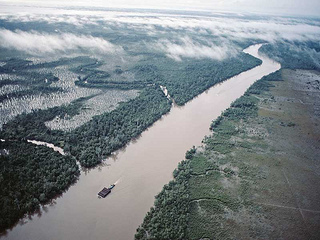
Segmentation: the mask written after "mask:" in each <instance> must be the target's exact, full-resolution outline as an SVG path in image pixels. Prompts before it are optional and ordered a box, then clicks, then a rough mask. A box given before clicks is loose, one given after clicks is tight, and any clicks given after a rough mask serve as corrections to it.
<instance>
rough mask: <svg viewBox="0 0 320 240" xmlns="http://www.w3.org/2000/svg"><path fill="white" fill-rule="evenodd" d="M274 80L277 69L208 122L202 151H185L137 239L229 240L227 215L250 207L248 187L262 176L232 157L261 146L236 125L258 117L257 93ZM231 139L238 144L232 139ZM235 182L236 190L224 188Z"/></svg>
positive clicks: (139, 231) (138, 232)
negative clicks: (205, 239)
mask: <svg viewBox="0 0 320 240" xmlns="http://www.w3.org/2000/svg"><path fill="white" fill-rule="evenodd" d="M278 80H281V71H277V72H275V73H273V74H270V75H268V76H266V77H263V78H262V79H261V80H259V81H257V82H256V83H255V84H253V85H252V86H251V87H250V88H249V89H248V90H247V92H246V94H245V95H244V96H242V97H241V98H239V99H237V100H236V101H234V102H233V103H232V105H231V107H230V108H229V109H227V110H226V111H225V112H224V113H223V114H222V115H221V116H220V117H218V118H217V119H216V120H215V121H214V122H213V123H212V124H211V129H212V130H213V135H211V136H208V137H206V138H205V139H204V140H203V143H204V151H200V152H197V150H196V148H192V149H190V150H189V151H187V153H186V160H185V161H183V162H181V163H180V164H179V166H178V168H177V169H176V170H175V171H174V173H173V176H174V180H173V181H171V182H170V183H169V184H168V185H166V186H165V187H164V188H163V190H162V191H161V193H160V194H159V195H157V196H156V198H155V205H154V207H153V208H151V210H150V212H149V213H148V214H147V215H146V217H145V219H144V221H143V223H142V225H141V226H140V227H139V228H138V230H137V234H136V235H135V239H137V240H138V239H204V238H208V239H233V236H232V234H230V233H229V232H228V229H229V228H231V226H232V224H231V225H230V222H228V221H226V219H225V214H226V213H227V212H234V213H237V212H239V211H241V209H242V208H244V207H246V208H249V209H250V208H251V207H253V205H252V203H251V201H250V197H251V196H250V194H249V192H248V189H249V185H251V184H252V181H253V179H257V178H261V177H263V174H260V173H259V170H258V169H256V168H255V167H254V166H249V165H248V164H247V163H246V162H239V161H238V158H240V159H241V156H240V155H238V156H237V158H235V157H234V155H233V153H235V152H239V153H241V151H240V150H238V149H239V148H240V149H241V148H242V149H246V150H245V151H242V152H244V153H242V154H244V156H246V157H248V156H250V154H251V153H250V152H251V150H250V149H253V148H257V147H263V143H260V142H259V140H257V142H255V143H251V142H249V141H247V140H246V139H251V137H249V136H248V135H247V134H246V133H245V132H244V131H243V130H242V129H241V128H240V127H239V126H241V125H242V124H243V122H245V121H249V119H250V118H251V119H252V118H256V117H257V111H258V107H257V104H258V103H259V100H258V98H256V97H255V95H258V94H261V93H262V92H263V91H267V90H268V89H269V87H271V86H272V84H270V81H278ZM235 137H238V138H239V139H241V140H239V141H234V140H233V139H234V138H235ZM252 139H254V138H252ZM246 152H247V153H246ZM258 175H259V176H258ZM237 179H238V180H237ZM238 181H239V184H240V185H239V188H237V189H236V188H235V189H228V188H226V186H225V184H228V182H238ZM224 182H225V183H224ZM172 199H174V200H172ZM181 199H183V201H182V200H181ZM173 233H175V234H173Z"/></svg>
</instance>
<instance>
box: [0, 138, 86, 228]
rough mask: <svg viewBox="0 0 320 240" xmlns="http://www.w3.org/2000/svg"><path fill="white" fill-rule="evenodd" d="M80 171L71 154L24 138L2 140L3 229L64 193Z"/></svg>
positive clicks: (0, 204)
mask: <svg viewBox="0 0 320 240" xmlns="http://www.w3.org/2000/svg"><path fill="white" fill-rule="evenodd" d="M79 173H80V172H79V169H78V166H77V165H76V161H75V160H74V159H73V158H72V157H70V156H62V155H61V154H59V153H57V152H55V151H53V150H52V149H50V148H48V147H45V146H35V145H34V144H31V143H27V142H25V141H9V142H8V141H6V142H2V141H1V142H0V232H2V231H3V230H5V229H6V228H8V227H11V226H12V225H13V224H15V223H16V222H17V221H18V220H19V219H20V218H21V217H23V216H24V215H25V214H26V213H33V212H34V211H35V210H38V209H39V207H40V204H44V203H47V202H48V201H49V200H51V199H52V198H53V197H55V196H57V195H58V194H61V193H62V192H63V191H65V190H66V189H67V188H68V187H69V186H70V184H72V183H73V182H75V181H76V180H77V178H78V175H79Z"/></svg>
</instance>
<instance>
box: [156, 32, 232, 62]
mask: <svg viewBox="0 0 320 240" xmlns="http://www.w3.org/2000/svg"><path fill="white" fill-rule="evenodd" d="M180 42H181V43H179V44H178V43H174V42H171V41H168V40H160V41H159V42H158V43H156V44H155V46H154V47H155V48H157V49H158V50H162V51H164V52H165V53H166V55H167V57H170V58H172V59H174V60H176V61H181V60H182V58H184V57H186V58H196V59H200V58H211V59H215V60H223V59H225V58H226V57H227V56H232V55H235V54H236V53H237V52H238V51H237V49H236V48H235V47H234V46H233V45H229V46H227V45H226V44H222V45H215V44H213V43H208V44H207V45H203V44H200V43H198V42H195V41H193V40H192V39H190V38H188V37H184V38H181V39H180Z"/></svg>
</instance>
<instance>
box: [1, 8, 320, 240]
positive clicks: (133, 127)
mask: <svg viewBox="0 0 320 240" xmlns="http://www.w3.org/2000/svg"><path fill="white" fill-rule="evenodd" d="M88 14H89V15H88ZM179 14H182V15H181V16H180V15H179ZM58 16H59V15H57V16H56V15H50V14H49V15H46V14H15V15H10V14H9V15H8V14H4V15H1V17H0V138H1V139H2V140H4V141H1V147H0V158H1V161H0V166H1V168H0V180H1V181H0V184H1V190H0V191H1V194H0V205H1V211H2V212H1V214H0V216H1V218H0V223H1V224H0V226H1V227H0V230H1V231H2V230H4V229H6V228H8V227H10V226H12V225H13V224H14V223H15V222H16V221H17V220H18V219H19V218H21V217H22V216H23V215H24V214H26V213H31V212H33V211H35V210H37V209H38V208H39V204H45V203H47V202H48V201H50V199H52V198H53V197H54V196H56V195H57V194H60V193H62V192H63V191H65V190H66V189H67V188H68V187H69V186H70V184H71V183H73V182H75V181H76V179H77V176H78V175H79V169H78V167H77V165H76V160H78V161H79V162H80V164H81V165H82V166H83V167H94V166H96V165H97V164H99V163H101V162H102V161H103V159H104V158H105V157H107V156H108V155H110V154H111V153H112V152H113V151H115V150H117V149H119V148H121V147H123V146H125V145H126V144H127V143H128V142H129V141H130V140H131V139H133V138H135V137H137V136H139V134H141V133H142V132H143V131H144V130H146V129H147V128H148V127H150V126H151V125H152V124H153V123H154V122H155V121H157V120H158V119H160V118H161V117H162V116H163V115H164V114H165V113H167V112H169V111H170V109H171V107H172V99H173V100H174V101H175V103H176V104H178V105H180V106H181V105H184V104H185V103H187V102H188V101H190V100H191V99H192V98H194V97H195V96H197V95H198V94H200V93H202V92H204V91H205V90H207V89H208V88H210V87H211V86H213V85H215V84H217V83H220V82H222V81H224V80H226V79H228V78H230V77H232V76H234V75H236V74H239V73H241V72H243V71H246V70H248V69H251V68H253V67H255V66H258V65H260V64H261V61H260V60H259V59H257V58H254V57H252V56H250V55H248V54H246V53H244V52H242V50H243V49H245V48H246V47H248V46H250V45H252V44H256V43H267V44H265V45H264V46H263V47H262V48H261V52H263V53H265V54H267V55H268V56H270V57H271V58H273V59H275V60H277V61H280V62H281V64H282V66H283V67H289V68H290V67H292V68H296V67H299V68H306V69H319V59H320V58H319V43H318V41H317V39H318V38H317V37H319V35H320V32H319V27H318V25H319V21H318V20H316V19H295V20H293V19H290V18H274V17H267V16H263V17H261V16H257V15H243V16H240V15H235V14H230V15H228V16H221V15H220V14H214V13H207V12H202V13H201V12H174V11H173V12H170V11H169V12H157V11H155V12H152V14H151V15H150V14H145V12H139V11H136V10H132V12H131V14H127V15H126V14H125V13H123V12H118V11H107V10H106V9H104V10H103V11H102V14H101V12H99V11H97V12H95V14H92V15H90V12H87V13H86V14H84V15H81V11H80V13H78V15H77V14H74V13H73V12H72V10H70V9H67V10H66V14H64V15H63V16H62V17H61V16H60V17H58ZM288 21H292V22H291V24H289V25H288ZM251 23H252V24H251ZM270 24H271V25H274V26H277V27H276V28H274V29H271V28H270ZM257 26H258V27H257ZM297 26H299V27H301V26H305V28H302V29H301V28H299V29H300V30H301V31H302V32H301V33H300V32H297V30H296V27H297ZM306 26H307V27H306ZM301 35H303V36H304V38H305V39H301ZM301 52H302V53H301ZM300 53H301V54H300ZM160 86H164V87H166V89H167V90H168V92H169V94H170V96H171V97H172V99H168V98H167V97H166V96H165V94H164V93H163V92H162V90H161V88H160ZM265 87H266V82H265V81H262V82H260V84H258V85H255V87H254V88H251V89H250V90H249V91H255V94H258V93H259V91H262V90H263V89H264V88H265ZM254 104H255V102H254V101H253V99H252V98H251V97H250V96H246V97H244V98H242V99H241V100H239V101H237V102H236V103H234V104H233V106H232V108H231V109H229V110H228V111H226V112H225V113H224V116H222V117H220V118H218V119H217V120H216V121H215V122H214V123H213V124H212V126H211V128H212V129H216V128H217V127H218V126H220V124H221V122H223V118H224V117H228V118H234V119H237V118H239V116H240V117H244V115H248V116H249V115H250V116H251V115H252V114H254V112H255V111H256V109H255V105H254ZM66 123H68V124H69V125H68V128H63V127H61V126H63V125H65V124H66ZM232 130H233V129H228V131H231V132H232ZM28 139H35V140H42V141H46V142H50V143H53V144H55V145H56V146H59V147H62V148H63V149H64V150H65V152H66V153H67V154H68V155H67V156H62V155H59V154H58V153H56V152H54V151H53V150H52V149H48V148H46V147H44V146H42V147H40V146H34V145H32V144H31V143H27V142H26V141H27V140H28ZM194 154H195V152H193V151H192V150H191V151H189V152H188V154H187V159H193V158H194ZM209 167H210V168H211V167H212V168H214V166H209ZM34 171H35V172H36V173H37V174H35V175H34V174H33V172H34ZM192 171H194V170H192V166H191V165H190V163H188V161H186V162H183V163H181V165H180V166H179V168H178V170H176V171H175V173H174V175H175V181H173V182H171V183H170V184H168V185H167V186H166V187H165V189H164V191H162V192H161V193H160V194H159V195H158V196H157V203H156V206H155V208H153V209H152V210H151V212H150V213H149V214H148V216H147V217H146V221H145V223H144V224H143V225H142V228H146V229H150V230H148V231H150V232H151V233H152V234H153V236H155V237H156V238H159V239H161V238H163V239H167V238H172V239H175V238H177V239H183V238H184V237H185V236H186V227H185V226H186V223H187V220H188V218H187V217H188V216H187V213H188V204H186V201H185V200H186V199H188V198H189V195H188V191H189V190H188V185H187V184H185V182H186V180H188V179H189V177H190V174H191V173H192ZM227 174H232V173H231V172H230V171H229V172H228V171H227ZM168 193H170V194H171V193H173V195H170V196H169V197H167V194H168ZM174 199H180V200H178V202H177V204H178V205H180V207H181V208H179V207H176V206H175V207H174V208H173V209H171V208H170V207H169V208H167V207H165V208H166V209H165V210H160V209H159V208H158V206H166V205H167V204H169V203H173V202H174V201H175V200H174ZM172 213H174V214H180V216H181V217H179V218H178V219H169V220H168V221H167V218H170V216H171V215H170V214H172ZM162 218H165V219H166V222H165V226H167V228H166V229H167V230H166V232H161V231H160V230H161V226H160V225H161V224H160V223H161V221H160V220H161V219H162ZM159 219H160V220H159ZM169 226H171V227H169ZM142 228H141V229H142ZM141 229H140V230H139V232H138V234H137V238H139V239H143V238H144V237H145V231H144V230H141ZM162 230H163V229H162Z"/></svg>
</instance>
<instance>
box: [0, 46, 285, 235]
mask: <svg viewBox="0 0 320 240" xmlns="http://www.w3.org/2000/svg"><path fill="white" fill-rule="evenodd" d="M260 46H261V45H253V46H251V47H249V48H247V49H245V50H244V51H245V52H247V53H249V54H251V55H253V56H255V57H257V58H260V59H261V60H262V61H263V63H262V65H260V66H258V67H255V68H253V69H251V70H248V71H246V72H243V73H241V74H239V75H237V76H235V77H233V78H230V79H228V80H227V81H225V82H223V83H221V84H218V85H216V86H214V87H212V88H210V89H209V90H208V91H206V92H204V93H202V94H201V95H199V96H198V97H196V98H194V99H193V100H192V101H190V102H188V103H187V104H186V105H185V106H183V107H177V106H173V108H172V109H171V111H170V112H169V113H168V114H167V115H165V116H163V117H162V118H161V119H160V120H159V121H157V122H156V123H155V124H154V125H152V126H151V127H150V128H149V129H148V130H146V131H145V132H143V133H142V134H141V136H140V137H139V138H138V139H136V140H134V141H132V142H131V143H130V144H129V145H128V146H127V147H126V148H125V149H123V150H120V151H118V152H116V153H115V154H114V155H113V156H112V157H110V158H108V159H107V160H106V164H105V166H100V167H97V168H95V169H93V170H90V171H89V172H82V173H81V176H80V179H79V181H78V182H77V183H76V184H75V185H73V186H71V187H70V189H69V190H68V191H67V192H66V193H65V194H63V196H62V197H60V198H58V199H56V200H55V204H52V205H50V206H48V207H47V208H46V209H45V210H43V212H42V214H41V216H37V215H35V216H33V217H32V220H30V219H24V224H18V225H17V226H15V227H14V228H13V229H12V230H11V231H9V232H8V234H7V235H6V236H5V237H4V238H5V239H15V240H17V239H23V240H38V239H39V240H54V239H68V240H90V239H92V240H130V239H133V236H134V234H135V230H136V228H137V227H138V226H139V224H141V223H142V221H143V218H144V216H145V214H146V213H147V211H148V210H149V209H150V207H151V206H152V205H153V202H154V196H155V195H156V194H157V193H159V192H160V190H161V189H162V187H163V185H164V184H166V183H168V182H169V181H170V180H171V179H172V172H173V170H174V169H175V168H176V166H177V164H178V162H180V161H181V160H183V159H184V156H185V152H186V151H187V150H188V149H190V148H191V147H192V146H193V145H195V146H198V145H201V140H202V139H203V138H204V136H205V135H208V134H210V131H209V126H210V123H211V121H212V120H213V119H215V118H216V117H218V116H219V115H220V114H221V112H222V111H223V110H225V109H227V108H228V107H229V106H230V104H231V103H232V102H233V101H234V100H236V99H237V98H239V97H240V96H241V95H243V94H244V92H245V91H246V89H247V88H248V87H249V86H250V85H251V84H252V83H254V82H255V81H256V80H258V79H260V78H261V77H262V76H265V75H268V74H269V73H272V72H274V71H276V70H278V69H279V68H280V65H279V64H278V63H276V62H274V61H272V60H271V59H268V58H266V57H265V56H261V55H259V53H258V49H259V48H260ZM169 94H170V93H169ZM111 183H116V187H115V188H114V189H113V190H112V193H111V194H110V195H108V196H107V197H106V198H105V199H99V198H97V193H98V192H99V191H100V190H101V189H102V188H103V187H105V186H108V185H110V184H111Z"/></svg>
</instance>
